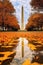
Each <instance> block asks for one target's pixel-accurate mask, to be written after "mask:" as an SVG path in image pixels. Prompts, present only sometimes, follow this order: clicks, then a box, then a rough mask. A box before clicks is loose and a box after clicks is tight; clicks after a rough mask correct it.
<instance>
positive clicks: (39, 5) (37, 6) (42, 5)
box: [30, 0, 43, 11]
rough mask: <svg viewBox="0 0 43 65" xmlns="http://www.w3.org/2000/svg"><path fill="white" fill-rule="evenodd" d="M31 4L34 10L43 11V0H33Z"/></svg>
mask: <svg viewBox="0 0 43 65" xmlns="http://www.w3.org/2000/svg"><path fill="white" fill-rule="evenodd" d="M30 4H31V6H32V7H33V9H34V10H39V11H43V0H32V1H31V3H30Z"/></svg>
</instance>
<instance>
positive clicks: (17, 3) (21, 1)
mask: <svg viewBox="0 0 43 65" xmlns="http://www.w3.org/2000/svg"><path fill="white" fill-rule="evenodd" d="M10 1H11V2H12V4H13V6H14V7H15V9H16V13H15V15H16V17H17V18H18V21H19V24H21V6H22V5H23V7H24V23H25V24H26V23H27V20H28V17H29V16H30V13H31V6H30V1H31V0H10Z"/></svg>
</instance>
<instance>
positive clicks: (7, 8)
mask: <svg viewBox="0 0 43 65" xmlns="http://www.w3.org/2000/svg"><path fill="white" fill-rule="evenodd" d="M14 12H15V9H14V7H13V5H12V4H11V2H9V0H2V1H0V25H1V26H2V24H3V23H4V24H3V26H4V27H7V26H9V27H11V28H13V29H14V28H15V29H19V28H20V27H19V25H18V21H17V18H16V17H15V15H12V13H14Z"/></svg>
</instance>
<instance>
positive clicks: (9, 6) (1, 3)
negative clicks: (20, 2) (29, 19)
mask: <svg viewBox="0 0 43 65" xmlns="http://www.w3.org/2000/svg"><path fill="white" fill-rule="evenodd" d="M0 8H1V9H2V10H5V11H6V12H9V13H14V11H15V9H14V7H13V5H12V4H11V2H9V1H0Z"/></svg>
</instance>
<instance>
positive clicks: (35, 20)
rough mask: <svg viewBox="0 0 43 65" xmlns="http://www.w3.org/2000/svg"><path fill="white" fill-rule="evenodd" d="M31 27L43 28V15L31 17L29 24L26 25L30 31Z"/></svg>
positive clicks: (36, 14)
mask: <svg viewBox="0 0 43 65" xmlns="http://www.w3.org/2000/svg"><path fill="white" fill-rule="evenodd" d="M31 26H34V27H41V26H43V14H41V13H35V14H33V15H31V16H30V18H29V20H28V23H27V25H26V29H28V28H29V27H31Z"/></svg>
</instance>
